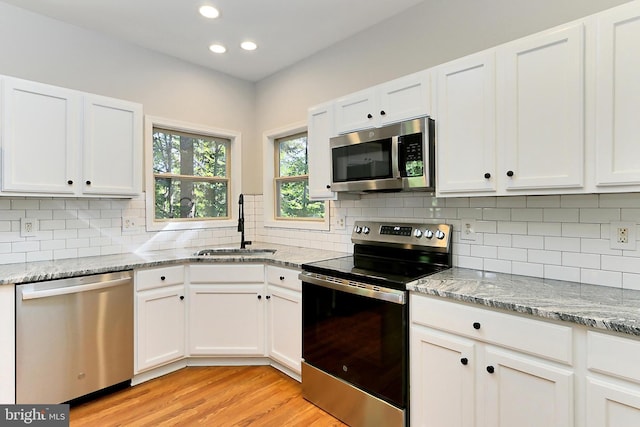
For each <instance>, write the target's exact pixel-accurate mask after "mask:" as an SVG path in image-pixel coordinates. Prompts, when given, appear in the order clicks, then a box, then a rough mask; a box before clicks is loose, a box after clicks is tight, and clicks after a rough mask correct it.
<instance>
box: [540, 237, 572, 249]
mask: <svg viewBox="0 0 640 427" xmlns="http://www.w3.org/2000/svg"><path fill="white" fill-rule="evenodd" d="M544 248H545V250H549V251H568V252H580V239H579V238H575V237H553V236H549V237H545V238H544Z"/></svg>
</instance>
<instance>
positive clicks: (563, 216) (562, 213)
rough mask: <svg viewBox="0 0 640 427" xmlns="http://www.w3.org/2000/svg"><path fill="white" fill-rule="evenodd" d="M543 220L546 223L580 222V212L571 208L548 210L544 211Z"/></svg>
mask: <svg viewBox="0 0 640 427" xmlns="http://www.w3.org/2000/svg"><path fill="white" fill-rule="evenodd" d="M542 220H543V221H545V222H579V221H580V210H579V209H571V208H565V209H560V208H553V209H552V208H546V209H544V210H543V219H542Z"/></svg>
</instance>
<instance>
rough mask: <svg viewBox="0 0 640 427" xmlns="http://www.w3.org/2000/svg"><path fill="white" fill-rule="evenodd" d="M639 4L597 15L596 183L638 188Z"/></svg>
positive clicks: (639, 125) (639, 99) (604, 188)
mask: <svg viewBox="0 0 640 427" xmlns="http://www.w3.org/2000/svg"><path fill="white" fill-rule="evenodd" d="M638 40H640V4H639V3H638V2H633V3H630V4H628V5H623V6H622V7H618V8H615V9H613V10H611V11H607V12H603V13H601V14H600V15H599V16H598V41H597V46H598V53H597V58H598V59H597V61H598V62H597V80H596V142H597V143H596V184H597V185H599V186H603V187H601V188H600V190H604V191H606V190H607V188H606V187H604V186H612V185H630V184H635V185H638V184H640V162H639V161H638V159H639V158H640V144H639V143H638V135H640V116H639V115H638V112H639V111H640V52H639V51H638Z"/></svg>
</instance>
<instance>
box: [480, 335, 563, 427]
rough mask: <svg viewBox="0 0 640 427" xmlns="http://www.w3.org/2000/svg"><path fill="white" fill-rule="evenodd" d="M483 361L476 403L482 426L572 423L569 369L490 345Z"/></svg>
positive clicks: (550, 426) (549, 426)
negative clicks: (481, 411)
mask: <svg viewBox="0 0 640 427" xmlns="http://www.w3.org/2000/svg"><path fill="white" fill-rule="evenodd" d="M505 327H508V326H507V325H505ZM484 363H485V365H486V366H485V367H484V372H483V374H484V379H483V380H482V381H483V382H485V381H486V385H487V387H486V396H484V395H483V396H479V403H478V404H479V405H482V406H483V407H484V409H485V411H486V414H485V416H486V419H485V423H484V425H486V426H492V427H512V426H519V427H527V426H529V427H538V426H545V427H567V426H572V425H573V407H574V394H573V382H574V378H573V377H574V374H573V371H572V370H571V369H564V368H560V367H557V366H555V365H553V364H551V363H547V362H544V361H542V360H539V359H535V358H533V357H529V356H525V355H522V354H517V355H516V354H513V353H509V352H506V351H503V350H501V349H498V348H495V347H491V346H487V347H486V350H485V357H484ZM480 368H481V369H482V367H480ZM481 401H482V403H480V402H481Z"/></svg>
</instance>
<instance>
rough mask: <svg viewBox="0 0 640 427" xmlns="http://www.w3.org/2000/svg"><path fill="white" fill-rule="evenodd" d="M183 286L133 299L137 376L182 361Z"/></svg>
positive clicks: (139, 294)
mask: <svg viewBox="0 0 640 427" xmlns="http://www.w3.org/2000/svg"><path fill="white" fill-rule="evenodd" d="M185 304H186V302H185V301H184V285H182V284H181V285H174V286H168V287H164V288H158V289H151V290H147V291H141V292H138V293H137V296H136V308H137V317H136V319H137V328H136V334H137V337H136V351H137V355H136V372H140V371H144V370H146V369H149V368H153V367H155V366H159V365H162V364H164V363H167V362H171V361H173V360H177V359H181V358H182V357H184V355H185V354H184V348H185Z"/></svg>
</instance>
